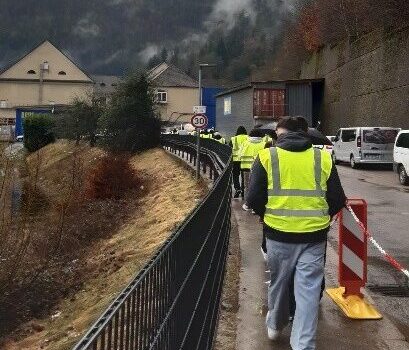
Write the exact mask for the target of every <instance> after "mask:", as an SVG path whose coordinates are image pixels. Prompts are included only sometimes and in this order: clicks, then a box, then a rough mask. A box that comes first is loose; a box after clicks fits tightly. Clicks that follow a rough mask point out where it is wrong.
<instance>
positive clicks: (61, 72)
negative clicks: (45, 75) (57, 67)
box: [58, 70, 67, 75]
mask: <svg viewBox="0 0 409 350" xmlns="http://www.w3.org/2000/svg"><path fill="white" fill-rule="evenodd" d="M58 75H67V73H65V72H64V71H63V70H62V71H60V72H58Z"/></svg>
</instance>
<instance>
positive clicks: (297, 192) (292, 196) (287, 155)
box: [259, 147, 332, 234]
mask: <svg viewBox="0 0 409 350" xmlns="http://www.w3.org/2000/svg"><path fill="white" fill-rule="evenodd" d="M259 157H260V162H261V164H262V166H263V167H264V169H265V170H266V171H267V175H268V188H267V190H268V202H267V205H266V211H265V215H264V223H265V224H266V225H267V226H269V227H272V228H273V229H276V230H279V231H281V232H288V233H290V234H291V233H297V234H303V233H309V232H316V231H319V230H322V229H325V228H327V227H328V226H329V222H330V217H329V214H328V203H327V201H326V192H327V187H326V183H327V181H328V178H329V176H330V173H331V169H332V160H331V157H330V155H329V154H326V153H325V151H321V150H319V149H314V148H310V149H308V150H305V151H302V152H290V151H286V150H284V149H281V148H276V147H273V148H270V149H265V150H262V151H260V153H259ZM283 176H285V178H283ZM283 187H286V188H283Z"/></svg>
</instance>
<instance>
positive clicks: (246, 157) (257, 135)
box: [239, 129, 266, 211]
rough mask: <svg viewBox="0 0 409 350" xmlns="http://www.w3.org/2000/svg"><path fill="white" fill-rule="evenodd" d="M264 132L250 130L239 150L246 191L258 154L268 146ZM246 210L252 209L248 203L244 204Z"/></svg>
mask: <svg viewBox="0 0 409 350" xmlns="http://www.w3.org/2000/svg"><path fill="white" fill-rule="evenodd" d="M263 137H264V134H263V133H262V132H261V131H260V130H258V129H253V130H251V131H250V134H249V138H248V139H247V140H246V141H245V142H244V143H243V145H242V147H241V148H240V151H239V160H240V170H241V171H242V172H243V178H244V189H243V190H244V191H245V190H246V189H247V188H248V183H249V179H250V172H251V167H252V166H253V163H254V161H255V160H256V157H257V155H258V152H259V151H261V150H262V149H263V148H265V146H266V142H265V141H264V140H263ZM242 208H243V209H244V210H246V211H247V210H251V209H250V208H249V206H248V205H247V203H244V204H243V207H242Z"/></svg>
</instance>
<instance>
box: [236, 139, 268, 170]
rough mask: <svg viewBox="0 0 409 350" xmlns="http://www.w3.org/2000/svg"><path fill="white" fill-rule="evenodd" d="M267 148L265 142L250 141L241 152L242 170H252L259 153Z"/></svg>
mask: <svg viewBox="0 0 409 350" xmlns="http://www.w3.org/2000/svg"><path fill="white" fill-rule="evenodd" d="M264 147H265V142H264V141H263V140H260V141H258V142H256V141H252V140H248V141H247V142H246V143H245V144H244V145H243V148H242V150H241V154H240V156H239V159H240V168H241V169H247V170H250V169H251V166H252V165H253V163H254V161H255V159H256V158H257V155H258V152H259V151H260V150H262V149H264Z"/></svg>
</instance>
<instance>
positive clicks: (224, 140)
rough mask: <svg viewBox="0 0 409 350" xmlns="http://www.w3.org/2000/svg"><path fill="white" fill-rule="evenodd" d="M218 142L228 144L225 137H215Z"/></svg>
mask: <svg viewBox="0 0 409 350" xmlns="http://www.w3.org/2000/svg"><path fill="white" fill-rule="evenodd" d="M213 140H215V141H217V142H220V143H221V144H223V145H225V144H226V139H225V138H224V137H222V138H221V139H213Z"/></svg>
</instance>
